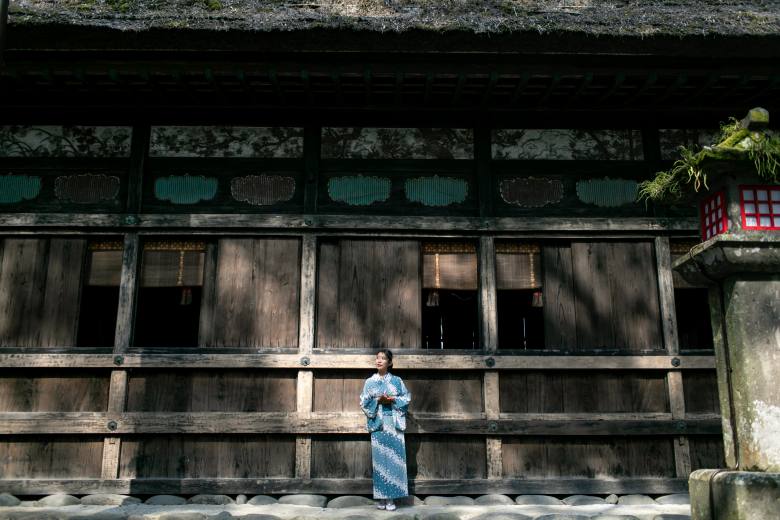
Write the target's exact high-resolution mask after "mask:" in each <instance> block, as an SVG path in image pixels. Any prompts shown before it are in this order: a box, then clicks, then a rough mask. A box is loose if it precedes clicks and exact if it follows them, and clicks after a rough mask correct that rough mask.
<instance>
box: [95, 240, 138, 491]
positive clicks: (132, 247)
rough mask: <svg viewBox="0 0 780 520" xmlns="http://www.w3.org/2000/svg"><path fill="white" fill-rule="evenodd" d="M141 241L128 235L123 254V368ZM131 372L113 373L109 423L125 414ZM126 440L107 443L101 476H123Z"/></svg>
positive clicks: (119, 331) (119, 323)
mask: <svg viewBox="0 0 780 520" xmlns="http://www.w3.org/2000/svg"><path fill="white" fill-rule="evenodd" d="M140 249H141V242H140V238H139V236H138V233H128V234H126V235H125V240H124V250H123V252H122V274H121V278H120V282H119V306H118V309H117V320H116V332H115V334H114V363H115V364H116V365H117V366H121V365H122V354H124V353H125V352H126V351H127V349H128V348H130V346H131V345H132V341H133V322H134V318H135V301H136V287H137V285H138V269H139V264H140V254H141V252H140ZM127 376H128V374H127V370H121V369H119V370H113V371H112V372H111V385H110V386H109V391H108V410H107V411H108V423H107V424H106V428H107V429H109V430H110V429H111V428H110V426H111V424H112V421H116V420H118V417H116V416H115V415H118V414H121V413H123V412H124V411H125V405H126V401H127ZM121 445H122V441H121V439H120V438H119V437H117V436H109V437H106V438H105V439H104V441H103V462H102V471H101V477H102V478H104V479H115V478H117V477H118V476H119V456H120V450H121Z"/></svg>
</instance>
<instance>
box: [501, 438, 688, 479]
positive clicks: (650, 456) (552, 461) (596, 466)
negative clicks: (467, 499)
mask: <svg viewBox="0 0 780 520" xmlns="http://www.w3.org/2000/svg"><path fill="white" fill-rule="evenodd" d="M502 447H503V461H504V478H512V477H526V478H541V477H548V478H552V477H588V478H620V477H627V476H630V477H674V474H675V468H674V458H673V452H672V441H671V439H665V438H652V437H648V438H641V437H640V438H627V437H624V438H621V437H615V438H612V439H609V440H606V439H593V438H577V439H561V438H555V437H550V438H545V439H541V438H539V439H534V438H516V439H512V438H505V439H503V443H502Z"/></svg>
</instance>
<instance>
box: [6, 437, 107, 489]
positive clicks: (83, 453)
mask: <svg viewBox="0 0 780 520" xmlns="http://www.w3.org/2000/svg"><path fill="white" fill-rule="evenodd" d="M102 452H103V439H102V438H100V437H94V436H90V437H85V436H79V437H73V436H61V435H58V436H55V437H52V436H46V437H28V436H23V437H20V436H8V437H3V438H2V442H0V461H3V464H2V468H1V470H0V474H2V476H3V477H2V478H4V479H13V478H28V479H34V478H48V479H51V478H99V477H100V475H101V467H100V466H101V455H102ZM0 482H1V481H0Z"/></svg>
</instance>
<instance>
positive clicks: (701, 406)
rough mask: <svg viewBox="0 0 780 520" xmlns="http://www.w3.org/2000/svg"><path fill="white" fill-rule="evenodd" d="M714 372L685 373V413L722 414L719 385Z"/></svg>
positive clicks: (683, 375) (683, 376)
mask: <svg viewBox="0 0 780 520" xmlns="http://www.w3.org/2000/svg"><path fill="white" fill-rule="evenodd" d="M716 379H717V378H716V375H715V372H714V371H712V370H693V371H690V372H687V371H686V372H683V374H682V380H683V390H684V393H685V411H686V412H687V413H698V412H702V413H707V412H710V413H720V401H719V399H718V384H717V381H716Z"/></svg>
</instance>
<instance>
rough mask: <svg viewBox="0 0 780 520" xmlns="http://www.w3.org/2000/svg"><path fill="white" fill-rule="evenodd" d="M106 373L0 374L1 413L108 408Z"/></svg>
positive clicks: (74, 371)
mask: <svg viewBox="0 0 780 520" xmlns="http://www.w3.org/2000/svg"><path fill="white" fill-rule="evenodd" d="M108 387H109V373H108V372H107V371H95V370H91V371H85V370H67V371H57V372H43V371H39V370H7V369H5V370H2V371H0V411H2V412H100V411H103V410H106V407H107V405H108Z"/></svg>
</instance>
